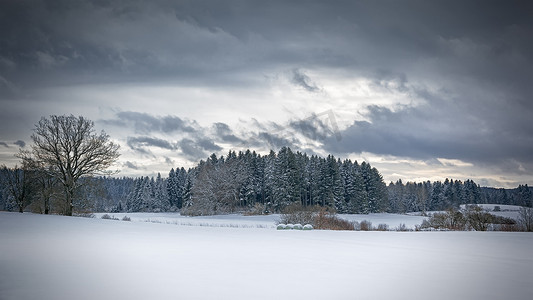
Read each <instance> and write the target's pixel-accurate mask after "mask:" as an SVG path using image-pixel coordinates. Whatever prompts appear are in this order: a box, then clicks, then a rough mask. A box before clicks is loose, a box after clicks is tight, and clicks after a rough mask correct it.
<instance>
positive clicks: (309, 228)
mask: <svg viewBox="0 0 533 300" xmlns="http://www.w3.org/2000/svg"><path fill="white" fill-rule="evenodd" d="M303 230H313V225H311V224H305V225H304V228H303Z"/></svg>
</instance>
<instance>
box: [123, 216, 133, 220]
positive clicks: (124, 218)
mask: <svg viewBox="0 0 533 300" xmlns="http://www.w3.org/2000/svg"><path fill="white" fill-rule="evenodd" d="M122 221H131V218H130V217H128V216H124V217H123V218H122Z"/></svg>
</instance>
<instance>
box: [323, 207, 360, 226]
mask: <svg viewBox="0 0 533 300" xmlns="http://www.w3.org/2000/svg"><path fill="white" fill-rule="evenodd" d="M313 228H316V229H329V230H355V226H354V224H353V223H352V222H350V221H347V220H344V219H341V218H339V217H337V216H336V215H335V214H334V213H330V212H327V211H326V210H325V209H322V210H320V212H319V213H318V214H317V215H316V216H315V219H314V226H313Z"/></svg>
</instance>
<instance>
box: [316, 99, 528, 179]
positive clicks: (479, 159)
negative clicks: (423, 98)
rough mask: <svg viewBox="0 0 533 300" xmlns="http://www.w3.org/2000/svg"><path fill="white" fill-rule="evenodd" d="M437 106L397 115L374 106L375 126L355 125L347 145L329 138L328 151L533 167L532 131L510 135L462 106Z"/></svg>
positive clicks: (346, 138) (346, 132) (347, 132)
mask: <svg viewBox="0 0 533 300" xmlns="http://www.w3.org/2000/svg"><path fill="white" fill-rule="evenodd" d="M438 104H439V105H438ZM431 105H433V106H432V107H426V106H422V107H405V108H403V109H401V110H399V111H396V112H393V111H391V110H390V109H388V108H385V107H379V106H371V107H369V108H368V109H369V112H368V114H367V117H368V118H369V119H370V122H368V121H356V122H354V123H353V125H351V126H349V127H348V128H346V129H345V130H343V131H342V132H341V134H342V136H343V140H342V141H340V142H339V141H334V140H333V139H332V138H329V142H328V143H327V144H326V147H325V148H326V150H328V151H332V152H334V153H350V152H371V153H376V154H385V155H395V156H401V157H410V158H417V159H423V160H431V159H432V158H434V157H440V158H448V159H460V160H463V161H467V162H474V163H478V164H483V165H498V166H499V167H500V168H502V169H507V170H508V171H511V170H513V171H514V172H521V171H520V169H523V168H526V167H529V168H531V167H533V164H532V161H533V154H532V153H533V137H532V136H531V134H530V132H531V131H530V130H533V128H531V126H529V128H524V129H523V130H522V131H518V132H513V134H512V135H511V134H510V132H508V130H512V129H510V128H505V125H504V124H499V123H494V124H489V123H487V122H485V121H484V120H483V119H477V118H476V117H475V114H465V113H464V112H462V111H461V107H456V108H452V107H447V105H448V104H446V103H444V102H440V103H436V102H434V103H431ZM429 112H431V113H429Z"/></svg>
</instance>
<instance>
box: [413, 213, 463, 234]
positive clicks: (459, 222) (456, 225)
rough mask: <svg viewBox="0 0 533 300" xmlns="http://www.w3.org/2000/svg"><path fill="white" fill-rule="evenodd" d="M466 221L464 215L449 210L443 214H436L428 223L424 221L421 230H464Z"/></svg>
mask: <svg viewBox="0 0 533 300" xmlns="http://www.w3.org/2000/svg"><path fill="white" fill-rule="evenodd" d="M465 226H466V219H465V217H464V216H463V214H462V213H461V212H460V211H458V210H454V209H450V210H447V211H446V212H443V213H434V214H432V215H431V216H430V217H429V219H428V220H427V221H426V220H424V221H422V225H421V226H420V229H431V228H434V229H437V230H443V229H445V230H464V229H465Z"/></svg>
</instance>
